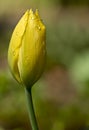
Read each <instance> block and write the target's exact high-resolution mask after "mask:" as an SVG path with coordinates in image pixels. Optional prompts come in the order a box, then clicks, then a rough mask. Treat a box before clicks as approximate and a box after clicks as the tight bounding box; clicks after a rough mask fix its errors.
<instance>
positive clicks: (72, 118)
mask: <svg viewBox="0 0 89 130" xmlns="http://www.w3.org/2000/svg"><path fill="white" fill-rule="evenodd" d="M28 8H29V9H30V8H33V10H35V9H36V8H38V9H39V13H40V15H41V18H42V19H43V21H44V23H45V25H46V31H47V33H46V35H47V63H46V67H45V72H44V74H43V75H42V77H41V78H40V80H39V81H38V82H37V83H36V84H35V85H34V86H33V88H32V94H33V102H34V107H35V112H36V117H37V121H38V125H39V129H40V130H46V129H47V130H89V1H88V0H18V1H16V0H0V130H31V126H30V123H29V118H28V112H27V107H26V97H25V93H24V88H23V87H22V86H20V85H19V84H18V83H17V82H16V81H15V80H14V79H13V77H12V75H11V73H10V71H9V68H8V63H7V51H8V45H9V41H10V38H11V34H12V32H13V29H14V27H15V26H16V24H17V23H18V21H19V19H20V18H21V16H22V15H23V13H24V12H25V11H26V10H27V9H28Z"/></svg>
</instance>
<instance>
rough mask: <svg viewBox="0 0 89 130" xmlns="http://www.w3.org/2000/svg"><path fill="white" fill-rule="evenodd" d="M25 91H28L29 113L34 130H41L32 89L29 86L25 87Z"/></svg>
mask: <svg viewBox="0 0 89 130" xmlns="http://www.w3.org/2000/svg"><path fill="white" fill-rule="evenodd" d="M25 92H26V97H27V106H28V113H29V118H30V122H31V126H32V130H39V129H38V125H37V121H36V116H35V112H34V107H33V101H32V94H31V89H30V90H28V89H27V88H25Z"/></svg>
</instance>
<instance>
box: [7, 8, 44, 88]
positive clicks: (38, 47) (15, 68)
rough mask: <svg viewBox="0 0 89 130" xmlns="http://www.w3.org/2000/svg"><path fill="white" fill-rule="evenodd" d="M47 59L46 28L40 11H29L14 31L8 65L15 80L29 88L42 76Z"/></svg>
mask: <svg viewBox="0 0 89 130" xmlns="http://www.w3.org/2000/svg"><path fill="white" fill-rule="evenodd" d="M45 57H46V39H45V26H44V24H43V23H42V21H41V19H40V17H39V14H38V11H37V10H36V12H35V13H33V11H32V10H27V11H26V13H25V14H24V15H23V16H22V18H21V20H20V21H19V23H18V24H17V26H16V27H15V29H14V32H13V34H12V37H11V41H10V45H9V50H8V63H9V67H10V69H11V72H12V74H13V76H14V77H15V79H16V80H17V81H18V82H19V83H22V84H24V85H25V86H27V87H29V86H32V85H33V84H34V83H35V82H36V81H37V80H38V79H39V78H40V76H41V74H42V72H43V70H44V65H45Z"/></svg>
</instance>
